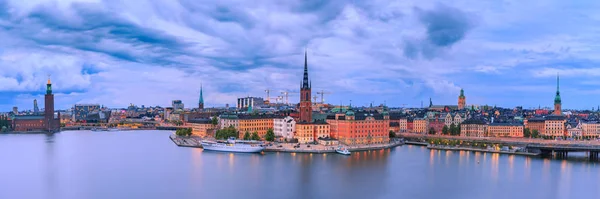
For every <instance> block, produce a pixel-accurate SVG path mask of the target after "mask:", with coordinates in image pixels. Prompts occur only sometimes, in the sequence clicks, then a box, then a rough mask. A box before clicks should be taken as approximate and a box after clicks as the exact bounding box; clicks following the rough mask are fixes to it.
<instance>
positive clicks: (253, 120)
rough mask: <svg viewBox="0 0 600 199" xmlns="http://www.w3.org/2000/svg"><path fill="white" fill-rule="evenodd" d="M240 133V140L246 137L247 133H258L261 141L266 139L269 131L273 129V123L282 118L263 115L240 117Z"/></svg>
mask: <svg viewBox="0 0 600 199" xmlns="http://www.w3.org/2000/svg"><path fill="white" fill-rule="evenodd" d="M237 117H238V120H239V121H238V123H239V125H238V128H237V129H238V131H239V136H240V138H243V137H244V134H245V133H246V132H249V133H254V132H256V133H258V136H260V138H261V139H264V137H265V134H267V130H269V129H273V122H274V119H275V118H278V117H280V116H276V115H271V114H261V115H238V116H237Z"/></svg>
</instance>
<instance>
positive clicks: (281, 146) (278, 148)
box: [169, 134, 404, 153]
mask: <svg viewBox="0 0 600 199" xmlns="http://www.w3.org/2000/svg"><path fill="white" fill-rule="evenodd" d="M169 138H170V139H171V141H173V143H175V144H176V145H177V146H180V147H193V148H202V145H201V144H200V142H201V141H202V139H201V138H199V137H181V136H176V135H173V134H172V135H170V136H169ZM402 144H404V142H403V141H401V140H399V139H395V140H393V141H390V143H388V144H366V145H353V146H346V145H341V146H343V147H345V148H347V149H348V151H352V152H354V151H368V150H378V149H388V148H393V147H396V146H400V145H402ZM296 145H299V146H300V147H297V148H294V146H296ZM336 148H337V146H324V145H318V144H298V143H272V144H270V145H269V146H267V147H266V148H265V150H264V151H265V152H285V153H335V149H336Z"/></svg>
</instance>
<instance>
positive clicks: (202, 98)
mask: <svg viewBox="0 0 600 199" xmlns="http://www.w3.org/2000/svg"><path fill="white" fill-rule="evenodd" d="M198 103H201V104H204V96H202V84H200V100H199V101H198Z"/></svg>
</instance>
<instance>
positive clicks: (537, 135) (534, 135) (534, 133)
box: [531, 129, 540, 138]
mask: <svg viewBox="0 0 600 199" xmlns="http://www.w3.org/2000/svg"><path fill="white" fill-rule="evenodd" d="M531 137H532V138H538V137H540V132H539V131H538V130H537V129H533V131H531Z"/></svg>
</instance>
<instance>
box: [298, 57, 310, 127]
mask: <svg viewBox="0 0 600 199" xmlns="http://www.w3.org/2000/svg"><path fill="white" fill-rule="evenodd" d="M307 62H308V58H307V56H306V51H305V52H304V78H303V79H302V86H301V87H300V119H299V121H300V122H312V102H311V99H310V96H311V86H312V85H311V83H310V82H309V81H308V63H307Z"/></svg>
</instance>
